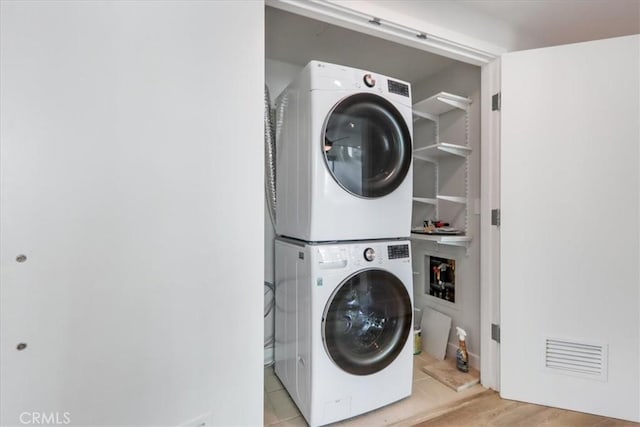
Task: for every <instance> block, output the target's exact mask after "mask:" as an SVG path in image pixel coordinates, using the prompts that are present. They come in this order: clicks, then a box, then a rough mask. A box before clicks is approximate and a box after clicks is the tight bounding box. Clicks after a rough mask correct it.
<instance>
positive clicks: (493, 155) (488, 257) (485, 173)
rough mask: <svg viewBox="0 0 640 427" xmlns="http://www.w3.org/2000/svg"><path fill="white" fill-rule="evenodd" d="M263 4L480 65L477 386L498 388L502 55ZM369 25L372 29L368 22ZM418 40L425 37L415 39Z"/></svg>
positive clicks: (339, 11) (301, 6) (286, 3)
mask: <svg viewBox="0 0 640 427" xmlns="http://www.w3.org/2000/svg"><path fill="white" fill-rule="evenodd" d="M265 4H266V5H267V6H271V7H274V8H277V9H281V10H285V11H288V12H291V13H295V14H297V15H302V16H306V17H308V18H312V19H316V20H319V21H322V22H328V23H331V24H334V25H338V26H341V27H344V28H347V29H350V30H353V31H358V32H361V33H365V34H369V35H372V36H375V37H379V38H382V39H385V40H389V41H393V42H396V43H399V44H402V45H405V46H409V47H413V48H416V49H421V50H424V51H428V52H431V53H434V54H437V55H441V56H445V57H448V58H452V59H455V60H458V61H461V62H466V63H469V64H473V65H478V66H481V85H482V87H481V103H482V106H481V166H480V169H481V172H480V173H481V182H482V186H481V194H480V203H481V213H480V224H481V225H480V235H481V242H480V251H481V258H480V259H481V261H480V263H481V267H480V270H481V274H480V289H481V291H480V293H481V297H480V321H481V325H480V335H481V337H480V355H481V356H480V373H481V381H482V385H484V386H485V387H488V388H492V389H495V390H499V389H500V380H499V372H500V353H499V346H498V344H497V343H496V342H495V341H492V339H491V324H492V323H496V324H498V321H499V313H500V306H499V296H500V285H499V282H498V278H499V270H498V268H499V256H500V252H499V249H500V247H499V231H498V228H497V227H495V226H492V225H491V209H495V208H498V207H499V195H500V193H499V182H500V179H499V178H500V174H499V173H500V144H499V130H500V121H499V114H492V112H491V96H492V94H493V93H496V92H499V85H500V64H499V61H496V59H498V58H499V57H500V53H501V52H497V51H495V52H488V51H487V50H486V46H481V42H480V41H478V46H473V45H463V44H460V43H459V42H457V41H454V40H449V39H447V38H445V37H439V36H435V35H432V34H427V33H426V32H422V31H420V30H416V29H412V28H409V27H406V26H404V25H402V24H401V23H398V22H390V21H386V20H383V19H381V17H374V16H370V15H366V14H364V13H362V12H359V11H357V10H354V9H349V8H347V7H344V6H342V5H338V4H336V3H330V2H326V1H318V0H265ZM373 21H375V22H374V24H375V25H373V24H372V22H373ZM418 36H424V38H422V37H418Z"/></svg>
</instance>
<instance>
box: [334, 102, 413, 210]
mask: <svg viewBox="0 0 640 427" xmlns="http://www.w3.org/2000/svg"><path fill="white" fill-rule="evenodd" d="M322 150H323V153H324V159H325V164H326V166H327V168H328V169H329V171H330V172H331V175H332V176H333V178H334V179H335V181H336V182H337V183H338V184H339V185H340V186H341V187H342V188H344V189H345V190H346V191H348V192H349V193H351V194H354V195H356V196H360V197H366V198H375V197H382V196H385V195H387V194H389V193H391V192H393V191H394V190H395V189H396V188H398V186H399V185H400V184H402V182H403V181H404V179H405V177H406V175H407V172H408V171H409V167H410V166H411V133H410V132H409V128H408V127H407V124H406V122H405V120H404V118H403V117H402V114H400V112H399V111H398V110H397V109H396V108H395V107H394V106H393V105H392V104H391V103H390V102H389V101H387V100H386V99H384V98H383V97H381V96H378V95H374V94H371V93H359V94H356V95H352V96H349V97H347V98H345V99H343V100H342V101H340V102H339V103H338V104H336V106H335V107H334V108H333V110H332V111H331V113H330V114H329V116H328V118H327V120H326V122H325V126H324V131H323V142H322Z"/></svg>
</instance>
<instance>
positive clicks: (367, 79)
mask: <svg viewBox="0 0 640 427" xmlns="http://www.w3.org/2000/svg"><path fill="white" fill-rule="evenodd" d="M362 80H364V84H366V85H367V86H368V87H374V86H375V85H376V79H374V78H373V76H372V75H371V74H365V75H364V78H363V79H362Z"/></svg>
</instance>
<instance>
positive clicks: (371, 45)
mask: <svg viewBox="0 0 640 427" xmlns="http://www.w3.org/2000/svg"><path fill="white" fill-rule="evenodd" d="M265 21H266V24H265V27H266V33H265V54H266V57H267V58H269V59H275V60H277V61H282V62H287V63H289V64H294V65H298V66H300V67H303V66H305V65H306V64H307V63H308V62H309V61H310V60H312V59H315V60H319V61H325V62H330V63H334V64H349V66H351V67H354V68H361V69H363V70H375V71H376V72H377V73H380V74H384V75H387V76H393V77H395V78H398V79H401V80H404V81H408V82H411V83H416V82H418V81H420V80H423V79H425V78H427V77H429V76H431V75H434V74H436V73H438V72H439V71H441V70H443V69H445V68H447V67H448V66H450V65H451V64H454V63H455V62H456V61H454V60H453V59H448V58H444V57H442V56H438V55H434V54H432V53H429V52H426V51H422V50H417V49H413V48H410V47H407V46H404V45H400V44H397V43H394V42H391V41H387V40H383V39H380V38H377V37H373V36H369V35H367V34H364V33H360V32H356V31H352V30H348V29H346V28H342V27H338V26H335V25H332V24H328V23H326V22H320V21H316V20H314V19H310V18H306V17H303V16H301V15H296V14H292V13H289V12H285V11H283V10H280V9H274V8H272V7H267V8H266V10H265Z"/></svg>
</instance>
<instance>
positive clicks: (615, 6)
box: [456, 0, 640, 47]
mask: <svg viewBox="0 0 640 427" xmlns="http://www.w3.org/2000/svg"><path fill="white" fill-rule="evenodd" d="M456 3H457V4H458V5H459V6H462V7H468V8H472V9H474V10H476V11H478V12H481V13H483V14H486V15H489V16H491V17H493V18H496V19H499V20H501V21H504V22H505V23H507V24H508V25H510V26H511V27H512V28H514V29H515V30H516V31H518V32H521V33H524V34H527V35H528V36H530V37H532V38H534V39H536V40H538V41H539V42H540V47H542V46H554V45H560V44H568V43H576V42H582V41H589V40H597V39H604V38H610V37H618V36H625V35H630V34H638V33H640V0H457V1H456Z"/></svg>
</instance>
